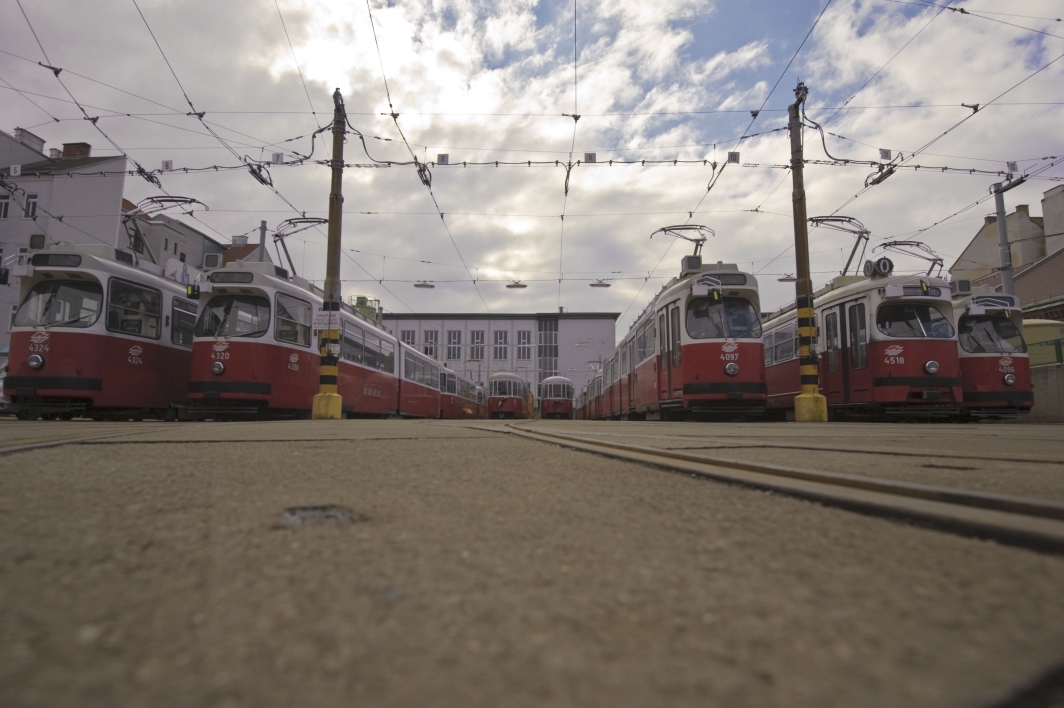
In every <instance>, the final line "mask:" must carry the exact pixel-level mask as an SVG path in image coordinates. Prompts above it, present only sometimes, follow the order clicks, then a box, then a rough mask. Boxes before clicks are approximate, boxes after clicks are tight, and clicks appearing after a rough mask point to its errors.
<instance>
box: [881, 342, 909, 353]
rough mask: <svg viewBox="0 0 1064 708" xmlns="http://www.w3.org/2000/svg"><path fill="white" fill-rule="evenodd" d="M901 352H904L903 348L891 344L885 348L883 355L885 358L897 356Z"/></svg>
mask: <svg viewBox="0 0 1064 708" xmlns="http://www.w3.org/2000/svg"><path fill="white" fill-rule="evenodd" d="M903 351H905V347H903V346H902V345H900V344H891V345H890V346H889V347H887V348H886V350H885V351H884V352H883V353H884V354H886V355H887V356H899V355H900V354H901V353H902V352H903Z"/></svg>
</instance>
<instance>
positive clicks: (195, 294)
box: [185, 285, 200, 300]
mask: <svg viewBox="0 0 1064 708" xmlns="http://www.w3.org/2000/svg"><path fill="white" fill-rule="evenodd" d="M185 295H187V296H188V297H189V299H191V300H199V299H200V288H199V285H186V286H185Z"/></svg>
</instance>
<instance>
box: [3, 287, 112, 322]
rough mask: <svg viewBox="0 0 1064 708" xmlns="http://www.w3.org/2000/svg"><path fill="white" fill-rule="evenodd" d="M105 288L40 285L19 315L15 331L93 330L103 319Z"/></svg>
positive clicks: (22, 307) (19, 311) (23, 304)
mask: <svg viewBox="0 0 1064 708" xmlns="http://www.w3.org/2000/svg"><path fill="white" fill-rule="evenodd" d="M102 305H103V288H102V287H100V284H99V283H86V282H76V281H73V280H57V281H45V282H43V283H37V284H36V285H34V286H33V289H32V290H30V294H29V295H27V296H26V299H25V300H24V301H23V302H22V306H21V307H19V308H18V312H17V313H16V314H15V323H14V326H15V327H46V328H47V327H80V328H85V327H91V326H92V325H93V324H95V322H96V320H98V319H99V318H100V312H101V311H102V309H103V308H102Z"/></svg>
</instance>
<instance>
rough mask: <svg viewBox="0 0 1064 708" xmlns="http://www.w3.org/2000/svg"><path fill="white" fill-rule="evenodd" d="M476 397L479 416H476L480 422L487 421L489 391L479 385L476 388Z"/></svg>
mask: <svg viewBox="0 0 1064 708" xmlns="http://www.w3.org/2000/svg"><path fill="white" fill-rule="evenodd" d="M476 397H477V408H476V410H477V415H476V417H477V419H478V420H484V419H486V418H487V417H488V391H487V389H486V388H484V387H483V386H481V385H479V384H478V385H477V387H476Z"/></svg>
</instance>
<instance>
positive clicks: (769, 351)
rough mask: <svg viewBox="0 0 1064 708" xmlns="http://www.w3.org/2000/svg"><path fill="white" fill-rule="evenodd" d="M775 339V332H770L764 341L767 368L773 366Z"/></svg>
mask: <svg viewBox="0 0 1064 708" xmlns="http://www.w3.org/2000/svg"><path fill="white" fill-rule="evenodd" d="M775 337H776V334H775V332H769V333H768V334H766V335H765V338H764V340H762V344H763V345H764V348H765V366H771V365H772V352H773V344H772V343H773V342H775V341H776V340H775Z"/></svg>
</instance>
